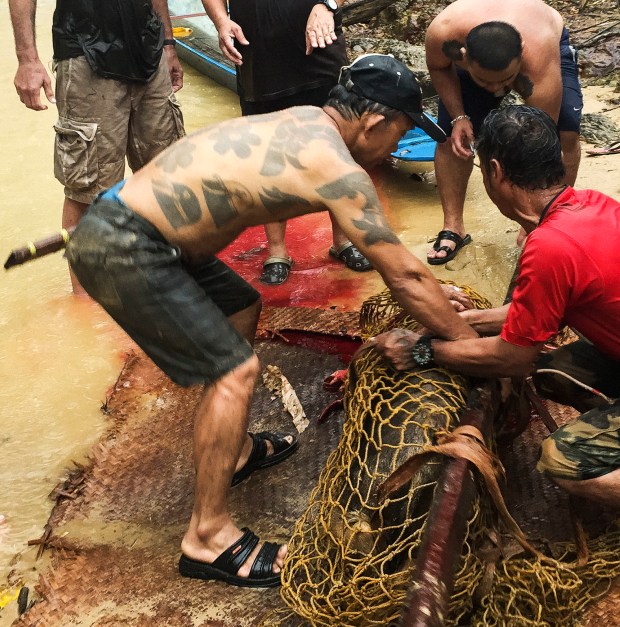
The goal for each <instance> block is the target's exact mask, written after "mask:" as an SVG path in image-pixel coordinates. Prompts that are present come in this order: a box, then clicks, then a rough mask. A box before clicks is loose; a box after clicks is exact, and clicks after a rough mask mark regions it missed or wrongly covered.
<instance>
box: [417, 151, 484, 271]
mask: <svg viewBox="0 0 620 627" xmlns="http://www.w3.org/2000/svg"><path fill="white" fill-rule="evenodd" d="M472 169H473V160H471V159H460V158H459V157H457V156H456V155H455V154H454V153H453V152H452V140H451V139H450V138H448V141H446V142H444V143H443V144H437V151H436V152H435V174H436V177H437V189H438V190H439V197H440V199H441V207H442V209H443V229H442V230H447V231H454V232H455V233H458V234H459V235H460V236H461V237H464V236H465V235H466V232H465V224H464V221H463V210H464V206H465V194H466V192H467V183H468V182H469V177H470V176H471V171H472ZM444 245H445V246H449V247H450V248H451V249H452V250H454V248H455V246H456V244H455V243H454V242H452V241H450V240H441V242H440V246H444ZM427 256H428V258H429V259H434V258H436V257H437V258H441V257H445V256H446V253H445V251H443V250H442V251H440V252H437V251H436V250H435V249H434V248H431V249H430V250H429V251H428V253H427Z"/></svg>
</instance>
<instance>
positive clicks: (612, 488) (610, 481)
mask: <svg viewBox="0 0 620 627" xmlns="http://www.w3.org/2000/svg"><path fill="white" fill-rule="evenodd" d="M552 479H553V481H555V482H556V483H557V484H558V485H559V486H560V487H561V488H564V489H565V490H566V491H567V492H568V493H569V494H573V495H575V496H581V497H583V498H585V499H590V500H592V501H596V502H598V503H602V504H603V505H607V506H608V507H613V508H620V468H618V469H617V470H612V471H611V472H610V473H607V474H606V475H603V476H602V477H596V478H595V479H586V480H585V481H571V480H569V479H556V478H554V477H552Z"/></svg>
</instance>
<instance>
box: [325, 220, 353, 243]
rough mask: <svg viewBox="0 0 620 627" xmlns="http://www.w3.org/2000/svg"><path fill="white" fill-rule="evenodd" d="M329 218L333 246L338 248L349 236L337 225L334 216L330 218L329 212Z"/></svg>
mask: <svg viewBox="0 0 620 627" xmlns="http://www.w3.org/2000/svg"><path fill="white" fill-rule="evenodd" d="M329 219H330V220H331V223H332V238H333V240H334V248H335V249H336V250H338V249H339V248H340V247H341V246H342V245H343V244H344V243H346V242H348V241H349V238H348V237H347V236H346V235H345V234H344V231H343V230H342V229H341V228H340V227H339V226H338V223H337V222H336V220H334V218H332V216H331V214H330V215H329Z"/></svg>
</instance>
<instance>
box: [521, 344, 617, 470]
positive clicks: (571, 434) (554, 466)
mask: <svg viewBox="0 0 620 627" xmlns="http://www.w3.org/2000/svg"><path fill="white" fill-rule="evenodd" d="M553 371H555V372H553ZM562 373H565V374H566V375H569V377H571V378H572V379H575V380H577V381H579V382H581V383H583V384H585V385H586V386H589V387H591V388H594V389H595V390H598V391H599V392H601V393H602V394H604V395H605V396H606V397H607V399H605V398H604V397H602V396H601V395H599V394H594V393H592V392H590V391H588V390H586V389H584V388H583V387H581V386H579V385H577V384H576V383H574V382H573V381H571V379H569V378H568V377H566V376H564V375H563V374H562ZM532 378H533V381H534V383H535V385H536V390H537V391H538V393H539V394H540V395H541V396H543V397H545V398H549V399H551V400H554V401H556V402H558V403H562V404H563V405H572V406H573V407H575V408H576V409H578V410H579V411H581V412H585V413H583V414H582V415H581V416H580V417H579V418H578V419H576V420H574V421H572V422H570V423H568V424H567V425H564V426H563V427H560V428H559V429H558V430H557V431H556V432H555V433H553V434H552V435H551V436H550V437H549V438H547V439H546V440H545V441H544V442H543V444H542V451H541V456H540V461H539V462H538V466H537V468H538V470H540V471H541V472H544V473H545V474H547V475H549V476H551V477H557V478H560V479H572V480H576V481H583V480H585V479H594V478H595V477H600V476H602V475H605V474H607V473H609V472H611V471H613V470H616V469H617V468H620V400H616V401H615V402H613V401H614V399H618V397H620V363H619V362H618V361H616V360H614V359H612V358H611V357H609V356H608V355H605V354H603V353H601V352H600V351H599V350H598V349H597V348H596V347H595V346H593V345H592V344H591V343H590V342H588V341H587V340H586V339H580V340H578V341H577V342H573V343H572V344H567V345H566V346H563V347H562V348H558V349H556V350H554V351H551V352H550V353H545V354H543V355H541V356H540V357H539V359H538V360H537V362H536V366H535V368H534V372H533V376H532ZM610 401H611V403H613V404H610Z"/></svg>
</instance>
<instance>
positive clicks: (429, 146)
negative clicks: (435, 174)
mask: <svg viewBox="0 0 620 627" xmlns="http://www.w3.org/2000/svg"><path fill="white" fill-rule="evenodd" d="M436 146H437V142H436V141H435V140H434V139H431V138H430V137H429V136H428V135H427V134H426V133H425V132H424V131H423V130H422V129H419V128H417V127H416V128H414V129H413V130H411V131H407V133H406V134H405V135H404V137H403V138H402V139H401V140H400V141H399V142H398V148H397V149H396V150H395V151H394V152H393V153H392V157H395V158H396V159H400V160H402V161H433V160H434V159H435V148H436Z"/></svg>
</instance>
